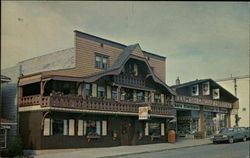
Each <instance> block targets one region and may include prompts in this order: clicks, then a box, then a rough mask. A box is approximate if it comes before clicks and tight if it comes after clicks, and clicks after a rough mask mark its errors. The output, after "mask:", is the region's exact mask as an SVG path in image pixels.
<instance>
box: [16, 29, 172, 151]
mask: <svg viewBox="0 0 250 158" xmlns="http://www.w3.org/2000/svg"><path fill="white" fill-rule="evenodd" d="M164 81H165V57H162V56H158V55H155V54H152V53H149V52H146V51H143V50H142V49H141V48H140V46H139V44H134V45H129V46H126V45H123V44H120V43H117V42H113V41H110V40H106V39H103V38H100V37H96V36H93V35H89V34H86V33H83V32H79V31H75V67H73V68H69V69H61V70H52V71H44V72H40V73H35V74H31V75H25V76H22V77H20V78H19V82H18V105H19V106H18V111H19V125H20V133H21V136H22V138H23V142H24V148H25V149H55V148H80V147H101V146H118V145H130V144H148V143H159V142H167V127H168V125H169V122H170V120H172V119H173V118H175V115H176V110H175V109H174V108H172V106H173V105H174V97H175V92H174V91H173V90H172V89H171V88H170V87H169V86H167V85H166V84H165V82H164Z"/></svg>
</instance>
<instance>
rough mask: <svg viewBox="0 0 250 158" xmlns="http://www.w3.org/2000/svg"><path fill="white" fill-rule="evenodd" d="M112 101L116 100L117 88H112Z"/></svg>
mask: <svg viewBox="0 0 250 158" xmlns="http://www.w3.org/2000/svg"><path fill="white" fill-rule="evenodd" d="M111 97H112V99H117V88H116V87H112V94H111Z"/></svg>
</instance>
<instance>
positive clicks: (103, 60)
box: [102, 57, 108, 69]
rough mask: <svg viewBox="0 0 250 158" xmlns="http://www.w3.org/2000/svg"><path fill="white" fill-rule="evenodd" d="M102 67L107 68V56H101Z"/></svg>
mask: <svg viewBox="0 0 250 158" xmlns="http://www.w3.org/2000/svg"><path fill="white" fill-rule="evenodd" d="M102 68H103V69H107V68H108V58H107V57H103V58H102Z"/></svg>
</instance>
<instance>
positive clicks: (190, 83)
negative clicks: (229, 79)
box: [171, 78, 238, 100]
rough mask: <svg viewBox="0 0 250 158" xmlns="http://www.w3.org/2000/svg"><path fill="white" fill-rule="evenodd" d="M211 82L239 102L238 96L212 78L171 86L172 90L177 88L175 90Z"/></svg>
mask: <svg viewBox="0 0 250 158" xmlns="http://www.w3.org/2000/svg"><path fill="white" fill-rule="evenodd" d="M207 81H209V82H211V83H212V84H214V85H216V86H218V87H219V88H220V89H221V90H222V91H224V92H225V93H227V94H228V95H229V96H230V97H232V98H234V99H236V100H238V98H237V97H236V96H234V95H233V94H232V93H230V92H229V91H227V90H226V89H225V88H223V87H222V86H221V85H219V84H218V83H217V82H215V81H214V80H213V79H211V78H208V79H201V80H198V79H197V80H194V81H190V82H186V83H182V84H179V85H174V86H171V88H175V89H178V88H182V87H188V86H192V85H196V84H199V83H203V82H207Z"/></svg>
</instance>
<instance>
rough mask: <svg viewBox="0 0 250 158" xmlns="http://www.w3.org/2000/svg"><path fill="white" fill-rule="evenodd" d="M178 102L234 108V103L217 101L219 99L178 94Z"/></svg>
mask: <svg viewBox="0 0 250 158" xmlns="http://www.w3.org/2000/svg"><path fill="white" fill-rule="evenodd" d="M176 102H182V103H191V104H198V105H208V106H216V107H221V108H232V103H228V102H223V101H217V100H208V99H201V98H197V97H188V96H176Z"/></svg>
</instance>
